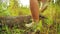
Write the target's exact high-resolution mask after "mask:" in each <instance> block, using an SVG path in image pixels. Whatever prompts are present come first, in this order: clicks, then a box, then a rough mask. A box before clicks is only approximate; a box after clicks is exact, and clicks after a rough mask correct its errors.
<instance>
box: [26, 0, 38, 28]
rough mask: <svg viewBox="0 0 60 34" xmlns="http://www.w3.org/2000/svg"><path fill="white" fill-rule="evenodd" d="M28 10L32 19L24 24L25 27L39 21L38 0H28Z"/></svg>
mask: <svg viewBox="0 0 60 34" xmlns="http://www.w3.org/2000/svg"><path fill="white" fill-rule="evenodd" d="M30 10H31V14H32V18H33V21H34V22H32V23H30V24H26V26H27V27H31V26H32V25H34V23H36V24H38V22H39V4H38V0H30Z"/></svg>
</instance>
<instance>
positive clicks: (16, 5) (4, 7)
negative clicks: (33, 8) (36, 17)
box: [0, 0, 60, 34]
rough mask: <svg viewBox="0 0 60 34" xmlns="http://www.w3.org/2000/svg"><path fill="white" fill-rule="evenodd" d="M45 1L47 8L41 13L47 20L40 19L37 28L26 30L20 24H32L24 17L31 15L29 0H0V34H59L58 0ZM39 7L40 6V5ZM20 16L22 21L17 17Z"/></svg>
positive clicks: (59, 2) (59, 1) (59, 3)
mask: <svg viewBox="0 0 60 34" xmlns="http://www.w3.org/2000/svg"><path fill="white" fill-rule="evenodd" d="M47 1H48V0H46V3H45V4H48V7H47V9H45V10H44V12H43V13H42V15H44V16H45V17H46V18H47V19H41V20H40V23H39V25H37V27H35V26H34V27H33V28H27V27H25V26H24V25H23V26H21V24H25V23H26V22H27V23H28V22H29V23H31V22H32V21H31V18H29V17H28V18H27V17H26V18H25V17H24V16H26V15H27V16H29V15H31V12H30V6H29V4H30V0H0V26H1V27H0V33H1V34H31V33H33V32H35V34H37V33H38V34H60V0H50V2H47ZM45 4H44V5H45ZM39 5H40V6H41V3H39ZM42 7H43V6H42ZM21 15H23V17H21V18H23V20H20V19H21V18H20V17H17V16H21ZM2 16H3V17H2ZM14 17H16V18H14ZM20 21H22V23H20ZM5 23H6V24H5ZM7 23H8V24H7ZM12 25H13V26H12ZM20 26H21V27H20ZM31 30H32V31H31Z"/></svg>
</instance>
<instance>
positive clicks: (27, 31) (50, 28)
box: [0, 16, 59, 34]
mask: <svg viewBox="0 0 60 34" xmlns="http://www.w3.org/2000/svg"><path fill="white" fill-rule="evenodd" d="M31 22H32V20H31V16H25V17H24V16H22V17H21V16H18V17H0V27H1V28H0V33H1V34H57V26H58V25H59V23H56V22H54V23H53V24H51V25H48V24H46V23H44V21H43V22H42V27H41V30H36V31H35V29H34V27H30V28H28V27H26V26H25V24H26V23H31Z"/></svg>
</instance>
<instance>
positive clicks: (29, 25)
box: [25, 22, 34, 27]
mask: <svg viewBox="0 0 60 34" xmlns="http://www.w3.org/2000/svg"><path fill="white" fill-rule="evenodd" d="M33 25H34V22H32V23H29V24H25V26H26V27H32V26H33Z"/></svg>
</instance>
